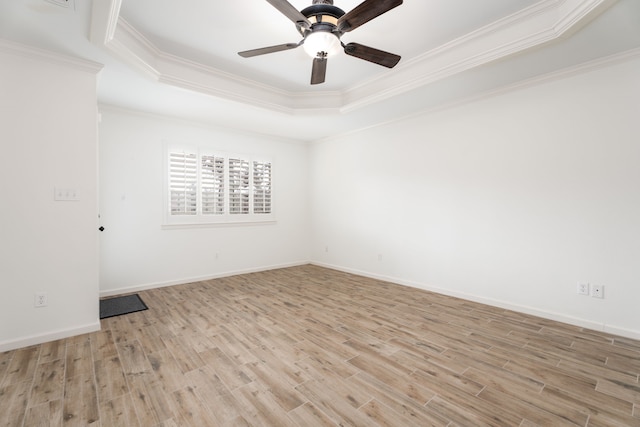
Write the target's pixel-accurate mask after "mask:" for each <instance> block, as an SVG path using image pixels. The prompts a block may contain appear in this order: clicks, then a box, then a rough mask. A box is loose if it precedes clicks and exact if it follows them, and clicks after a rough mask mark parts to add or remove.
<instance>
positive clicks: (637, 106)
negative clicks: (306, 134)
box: [310, 58, 640, 338]
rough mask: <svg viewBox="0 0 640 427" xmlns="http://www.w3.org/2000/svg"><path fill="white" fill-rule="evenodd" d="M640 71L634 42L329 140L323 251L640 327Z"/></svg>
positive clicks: (318, 201)
mask: <svg viewBox="0 0 640 427" xmlns="http://www.w3.org/2000/svg"><path fill="white" fill-rule="evenodd" d="M639 75H640V60H639V59H637V58H636V59H633V60H628V61H627V62H626V63H622V64H610V65H609V66H608V67H606V68H604V69H598V70H592V71H590V72H584V73H582V74H580V75H577V76H573V77H566V78H563V79H557V80H555V81H550V82H546V83H540V84H538V85H536V86H533V87H528V88H521V89H520V90H517V91H513V92H511V93H508V94H503V95H500V96H494V97H491V98H488V99H484V100H481V101H477V102H473V103H469V104H467V105H465V106H460V107H457V108H450V109H448V110H445V111H440V112H432V113H425V114H422V115H420V116H417V117H414V118H412V119H408V120H405V121H403V122H398V123H393V124H387V125H384V126H380V127H377V128H375V129H370V130H366V131H362V132H360V133H357V134H354V135H349V136H345V137H341V138H336V139H334V140H330V141H325V142H321V143H317V144H315V145H314V146H313V148H312V151H311V155H310V158H311V178H310V180H311V187H310V194H311V195H312V196H311V212H312V230H313V236H312V244H311V246H312V254H311V257H312V260H313V261H314V262H315V263H318V264H322V265H327V266H332V267H335V268H339V269H343V270H347V271H353V272H359V273H363V274H365V275H369V276H374V277H382V278H390V279H392V280H394V281H396V282H400V283H405V284H409V285H413V286H418V287H423V288H426V289H435V290H438V291H440V292H443V293H447V294H451V295H459V296H464V297H466V298H470V299H475V300H478V301H483V302H489V303H491V304H494V305H498V306H504V307H510V308H515V309H517V310H520V311H525V312H529V313H533V314H538V315H542V316H545V317H548V318H553V319H558V320H563V321H567V322H570V323H573V324H577V325H581V326H587V327H590V328H595V329H603V330H607V331H611V332H614V333H619V334H622V335H627V336H631V337H635V338H638V337H640V310H639V309H638V304H639V303H640V286H639V283H638V281H639V280H640V139H639V135H640V80H639V79H638V76H639ZM578 281H587V282H589V283H591V284H592V285H596V284H597V285H604V286H605V298H604V299H602V300H599V299H595V298H592V297H587V296H579V295H577V294H576V284H577V282H578Z"/></svg>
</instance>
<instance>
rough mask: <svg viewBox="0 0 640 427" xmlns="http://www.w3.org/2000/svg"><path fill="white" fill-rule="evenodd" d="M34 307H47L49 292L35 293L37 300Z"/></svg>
mask: <svg viewBox="0 0 640 427" xmlns="http://www.w3.org/2000/svg"><path fill="white" fill-rule="evenodd" d="M33 306H34V307H46V306H47V293H46V292H37V293H36V294H35V300H34V302H33Z"/></svg>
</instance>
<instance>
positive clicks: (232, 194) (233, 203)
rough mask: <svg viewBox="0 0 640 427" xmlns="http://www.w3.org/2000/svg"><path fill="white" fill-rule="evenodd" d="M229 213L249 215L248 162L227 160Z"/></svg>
mask: <svg viewBox="0 0 640 427" xmlns="http://www.w3.org/2000/svg"><path fill="white" fill-rule="evenodd" d="M229 213H230V214H248V213H249V162H248V161H247V160H242V159H231V158H230V159H229Z"/></svg>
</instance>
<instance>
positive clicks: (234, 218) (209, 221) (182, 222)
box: [162, 142, 276, 229]
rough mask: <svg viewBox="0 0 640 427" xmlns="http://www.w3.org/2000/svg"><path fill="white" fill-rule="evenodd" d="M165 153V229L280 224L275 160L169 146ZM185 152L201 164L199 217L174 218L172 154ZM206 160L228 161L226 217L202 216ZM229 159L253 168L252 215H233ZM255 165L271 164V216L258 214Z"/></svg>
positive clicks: (202, 147)
mask: <svg viewBox="0 0 640 427" xmlns="http://www.w3.org/2000/svg"><path fill="white" fill-rule="evenodd" d="M163 145H164V150H163V171H164V173H163V198H162V199H163V200H162V202H163V206H162V212H163V220H162V228H163V229H175V228H194V227H195V228H202V227H216V226H228V225H256V224H268V223H274V222H276V217H275V203H274V173H273V171H274V162H273V159H271V158H268V157H266V156H262V155H255V154H254V155H249V154H246V153H244V154H243V153H238V152H230V151H226V150H220V149H216V148H215V147H213V146H206V145H196V144H181V143H171V142H165V143H164V144H163ZM176 151H181V152H186V153H194V154H195V155H196V163H197V169H196V171H197V172H196V173H197V190H196V191H197V196H196V200H197V204H196V213H195V214H193V215H173V214H172V213H171V194H170V182H169V180H170V159H169V155H170V153H172V152H176ZM202 156H215V157H222V158H224V185H223V187H224V196H223V197H224V213H222V214H203V213H202V178H203V175H202V173H201V167H202V165H201V162H202ZM229 159H240V160H242V161H246V162H247V163H248V165H249V184H248V197H249V213H230V196H231V190H230V186H229ZM254 162H259V163H268V164H270V191H271V193H270V207H271V210H270V212H269V213H255V211H254V202H255V200H254V199H255V193H254V190H255V183H254Z"/></svg>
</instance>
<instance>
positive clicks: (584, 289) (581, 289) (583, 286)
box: [578, 282, 589, 295]
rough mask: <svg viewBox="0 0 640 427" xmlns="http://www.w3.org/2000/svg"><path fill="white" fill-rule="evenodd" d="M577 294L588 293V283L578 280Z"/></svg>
mask: <svg viewBox="0 0 640 427" xmlns="http://www.w3.org/2000/svg"><path fill="white" fill-rule="evenodd" d="M578 295H589V284H588V283H584V282H578Z"/></svg>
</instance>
